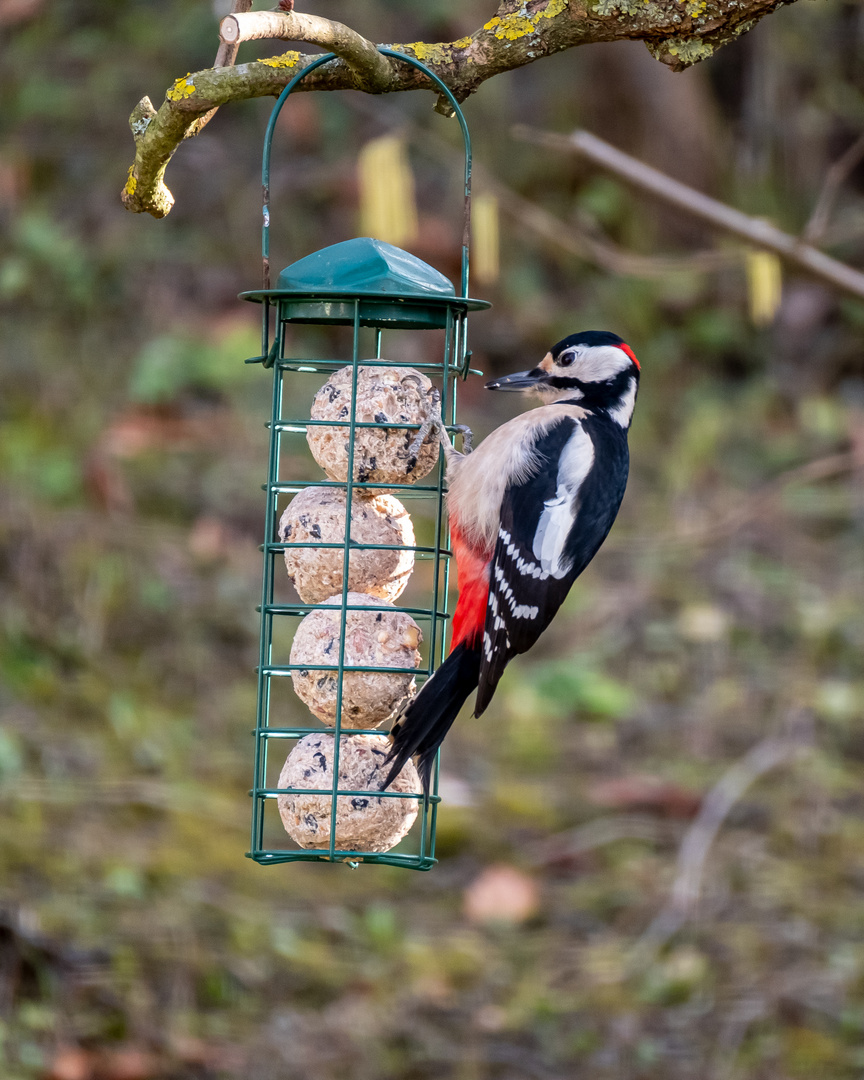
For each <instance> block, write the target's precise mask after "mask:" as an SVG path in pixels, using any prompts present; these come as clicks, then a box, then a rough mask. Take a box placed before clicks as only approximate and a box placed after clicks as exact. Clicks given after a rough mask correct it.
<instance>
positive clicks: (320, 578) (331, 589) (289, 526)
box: [279, 487, 414, 604]
mask: <svg viewBox="0 0 864 1080" xmlns="http://www.w3.org/2000/svg"><path fill="white" fill-rule="evenodd" d="M345 506H346V496H345V492H344V491H341V490H340V489H338V488H319V487H314V488H306V489H305V491H301V492H300V494H299V495H295V497H294V498H293V500H292V501H291V502H290V503H289V504H288V506H287V507H286V509H285V512H284V513H283V514H282V517H281V519H280V521H279V539H280V540H283V541H284V542H285V543H288V544H299V543H312V544H314V543H316V542H318V541H320V542H321V543H325V544H334V543H335V544H344V543H345ZM351 539H352V540H353V541H354V543H355V544H399V545H400V546H403V547H408V548H412V547H414V526H413V525H412V524H411V518H410V517H409V516H408V512H407V511H406V509H405V507H404V506H403V505H402V503H400V502H399V500H398V499H394V498H393V496H392V495H383V494H382V495H362V494H361V493H360V492H359V491H355V492H354V495H353V498H352V500H351ZM349 559H350V561H349V563H348V587H349V589H351V590H353V591H356V592H364V593H368V594H369V595H370V596H375V597H377V598H378V599H380V600H395V599H396V597H397V596H399V594H400V593H401V592H402V590H403V589H404V588H405V586H406V585H407V584H408V578H409V577H410V576H411V571H412V570H413V569H414V552H413V551H393V550H390V551H388V550H380V549H379V550H377V551H376V550H375V549H367V550H365V551H352V552H351V554H350V557H349ZM343 560H344V552H343V550H342V549H341V548H314V547H303V548H300V547H298V548H295V549H292V548H286V550H285V565H286V567H287V568H288V576H289V577H290V578H291V580H292V581H293V582H294V588H295V589H296V590H297V592H298V593H299V595H300V599H301V600H302V601H303V602H304V603H306V604H319V603H320V602H321V601H322V600H325V599H326V598H327V597H328V596H333V594H334V593H337V592H339V591H340V589H341V588H342V567H343V565H344V562H343Z"/></svg>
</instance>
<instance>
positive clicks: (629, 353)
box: [618, 341, 642, 371]
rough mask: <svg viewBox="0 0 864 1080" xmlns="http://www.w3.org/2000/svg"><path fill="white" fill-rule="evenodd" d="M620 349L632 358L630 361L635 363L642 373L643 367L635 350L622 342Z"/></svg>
mask: <svg viewBox="0 0 864 1080" xmlns="http://www.w3.org/2000/svg"><path fill="white" fill-rule="evenodd" d="M618 348H619V349H621V351H622V352H625V353H627V355H628V356H629V357H630V359H631V360H632V361H633V363H634V364H635V365H636V367H637V368H639V370H640V371H641V370H642V365H641V364H640V363H639V361H638V360H637V359H636V354H635V353H634V352H633V350H632V349H631V348H630V346H629V345H625V344H624V342H623V341H622V342H621V344H620V345H619V346H618Z"/></svg>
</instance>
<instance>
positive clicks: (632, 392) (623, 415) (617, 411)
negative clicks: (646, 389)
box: [609, 379, 636, 428]
mask: <svg viewBox="0 0 864 1080" xmlns="http://www.w3.org/2000/svg"><path fill="white" fill-rule="evenodd" d="M635 405H636V380H635V379H631V380H630V382H629V383H628V385H627V389H626V390H625V391H624V393H623V394H622V395H621V400H620V401H619V402H618V404H617V405H616V406H615V408H614V409H610V410H609V415H610V416H611V417H612V419H613V420H614V421H615V423H616V424H620V425H621V427H623V428H626V427H629V426H630V421H631V420H632V419H633V409H634V407H635Z"/></svg>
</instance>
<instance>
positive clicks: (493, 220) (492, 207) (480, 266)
mask: <svg viewBox="0 0 864 1080" xmlns="http://www.w3.org/2000/svg"><path fill="white" fill-rule="evenodd" d="M499 268H500V261H499V238H498V200H497V198H496V197H495V196H494V195H478V196H476V197H475V199H474V205H473V206H472V208H471V273H472V274H473V276H474V278H475V280H476V281H478V282H480V284H481V285H494V283H495V282H496V281H497V280H498V273H499Z"/></svg>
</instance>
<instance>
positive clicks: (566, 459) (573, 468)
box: [533, 424, 594, 578]
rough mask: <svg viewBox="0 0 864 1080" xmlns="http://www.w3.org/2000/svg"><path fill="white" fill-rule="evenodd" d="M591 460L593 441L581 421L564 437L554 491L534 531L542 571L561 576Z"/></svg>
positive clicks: (566, 566)
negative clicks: (579, 498)
mask: <svg viewBox="0 0 864 1080" xmlns="http://www.w3.org/2000/svg"><path fill="white" fill-rule="evenodd" d="M593 464H594V443H593V442H592V441H591V437H590V435H588V433H587V432H586V431H585V429H584V428H583V426H582V425H581V424H578V425H577V427H576V430H575V431H574V432H573V434H572V435H571V436H570V438H569V439H568V440H567V445H566V446H565V447H564V450H563V452H562V454H561V458H560V460H559V462H558V483H557V487H556V491H555V495H554V497H553V498H551V499H547V500H546V502H545V503H544V504H543V512H542V513H541V514H540V520H539V522H538V523H537V532H536V533H535V534H534V544H533V552H534V557H535V559H537V561H538V562H539V563H540V568H541V570H542V571H543V573H544V574H550V575H551V576H552V577H554V578H562V577H564V576H565V575H566V574H567V572H568V571H569V570H570V567H571V565H572V562H571V560H570V559H568V558H567V557H566V556H565V554H564V546H565V544H566V543H567V537H568V536H569V535H570V530H571V529H572V528H573V524H574V522H575V521H576V511H577V504H576V500H577V496H578V494H579V489H580V488H581V487H582V484H583V483H584V482H585V477H586V476H587V475H588V473H589V472H590V471H591V467H592V465H593Z"/></svg>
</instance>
